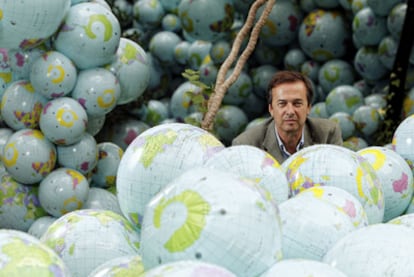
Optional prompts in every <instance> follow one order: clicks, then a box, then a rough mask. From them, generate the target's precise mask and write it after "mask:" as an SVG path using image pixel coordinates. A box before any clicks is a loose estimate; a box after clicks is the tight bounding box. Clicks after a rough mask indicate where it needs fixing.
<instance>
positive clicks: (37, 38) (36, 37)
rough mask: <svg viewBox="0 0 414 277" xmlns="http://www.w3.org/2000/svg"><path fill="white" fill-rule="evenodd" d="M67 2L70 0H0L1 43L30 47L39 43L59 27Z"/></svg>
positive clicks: (66, 10)
mask: <svg viewBox="0 0 414 277" xmlns="http://www.w3.org/2000/svg"><path fill="white" fill-rule="evenodd" d="M70 4H71V1H70V0H56V1H55V0H41V1H31V0H24V1H19V2H15V1H12V2H10V1H2V3H1V9H0V41H1V47H2V48H9V49H29V48H33V47H36V46H37V45H39V44H41V43H42V42H43V41H45V40H46V39H48V38H49V37H50V36H51V35H53V34H54V33H55V32H56V30H57V29H58V28H59V26H60V24H61V22H62V21H63V19H64V17H65V16H66V14H67V12H68V10H69V8H70ZM39 18H41V20H39Z"/></svg>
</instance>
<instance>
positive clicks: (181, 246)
mask: <svg viewBox="0 0 414 277" xmlns="http://www.w3.org/2000/svg"><path fill="white" fill-rule="evenodd" d="M176 202H179V203H182V204H183V205H184V206H185V207H186V208H187V211H188V212H187V218H186V220H185V223H184V224H183V225H182V226H181V227H180V228H178V229H177V230H176V231H175V232H174V233H173V235H172V236H171V237H170V239H169V240H168V241H167V242H166V243H165V244H164V247H165V248H166V249H167V250H168V251H170V252H180V251H184V250H185V249H187V248H188V247H190V246H191V245H192V244H193V243H194V242H195V241H197V240H198V239H199V237H200V235H201V232H202V231H203V229H204V226H205V225H206V215H208V214H209V212H210V210H211V207H210V204H209V203H207V202H206V201H205V200H204V199H203V197H202V196H201V195H200V194H198V192H195V191H190V190H186V191H184V192H182V193H181V194H179V195H176V196H174V197H173V198H171V199H169V200H166V199H165V198H163V199H162V200H161V202H160V204H159V205H158V206H157V207H156V208H155V210H154V226H155V227H156V228H160V227H161V216H162V213H163V212H164V209H165V208H167V207H168V206H169V205H170V204H172V203H176Z"/></svg>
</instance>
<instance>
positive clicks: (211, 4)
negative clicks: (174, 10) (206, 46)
mask: <svg viewBox="0 0 414 277" xmlns="http://www.w3.org/2000/svg"><path fill="white" fill-rule="evenodd" d="M178 15H179V17H180V19H181V23H182V26H183V30H184V31H185V32H186V33H187V34H188V35H189V36H190V37H192V38H193V39H200V40H205V41H214V40H217V39H220V38H222V37H224V36H225V35H226V34H228V33H229V32H230V29H231V27H232V25H233V22H234V6H233V1H232V0H210V1H191V0H182V1H181V2H180V4H179V6H178Z"/></svg>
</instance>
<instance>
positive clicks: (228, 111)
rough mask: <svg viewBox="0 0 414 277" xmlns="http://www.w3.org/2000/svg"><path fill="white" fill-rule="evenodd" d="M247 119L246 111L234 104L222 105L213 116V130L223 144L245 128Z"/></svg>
mask: <svg viewBox="0 0 414 277" xmlns="http://www.w3.org/2000/svg"><path fill="white" fill-rule="evenodd" d="M248 122H249V119H248V117H247V115H246V113H245V112H244V111H243V110H242V109H241V108H239V107H238V106H236V105H223V106H221V107H220V108H219V110H218V111H217V114H216V117H215V118H214V131H215V133H216V134H217V136H218V138H219V139H220V140H221V141H222V142H223V143H224V144H225V145H230V144H231V141H232V140H233V139H234V138H235V137H236V136H237V135H238V134H240V133H241V132H242V131H243V130H244V129H245V128H246V125H247V123H248Z"/></svg>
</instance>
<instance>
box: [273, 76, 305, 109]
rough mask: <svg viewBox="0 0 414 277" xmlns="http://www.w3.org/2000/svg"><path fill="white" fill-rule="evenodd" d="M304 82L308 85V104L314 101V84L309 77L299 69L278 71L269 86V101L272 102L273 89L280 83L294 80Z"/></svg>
mask: <svg viewBox="0 0 414 277" xmlns="http://www.w3.org/2000/svg"><path fill="white" fill-rule="evenodd" d="M298 81H299V82H303V83H304V84H305V87H306V98H307V100H308V105H310V104H311V103H312V100H313V86H312V82H311V81H310V80H309V78H308V77H307V76H305V75H303V74H302V73H300V72H298V71H291V70H281V71H277V72H276V73H275V74H274V75H273V77H272V79H271V80H270V82H269V85H268V87H267V103H268V104H271V103H272V89H273V88H274V87H275V86H277V85H280V84H285V83H294V82H298Z"/></svg>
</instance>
